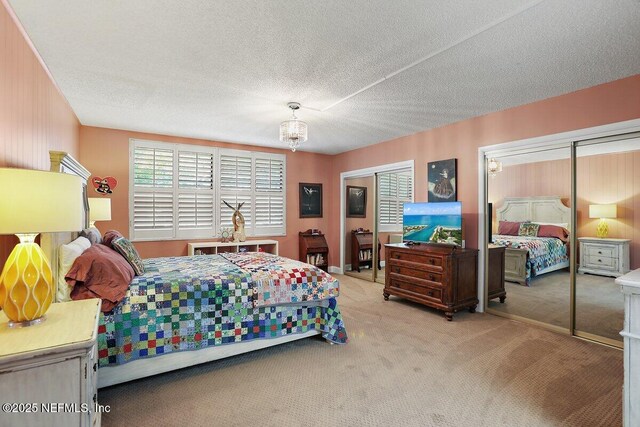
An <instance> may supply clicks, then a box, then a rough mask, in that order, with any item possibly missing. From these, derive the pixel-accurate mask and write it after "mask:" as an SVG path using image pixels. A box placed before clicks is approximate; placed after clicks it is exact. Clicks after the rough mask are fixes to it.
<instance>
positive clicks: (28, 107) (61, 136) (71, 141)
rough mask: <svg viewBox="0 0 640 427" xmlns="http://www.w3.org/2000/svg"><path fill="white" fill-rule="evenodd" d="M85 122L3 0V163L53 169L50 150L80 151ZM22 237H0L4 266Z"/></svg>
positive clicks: (0, 70) (0, 83) (0, 162)
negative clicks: (81, 128)
mask: <svg viewBox="0 0 640 427" xmlns="http://www.w3.org/2000/svg"><path fill="white" fill-rule="evenodd" d="M79 128H80V124H79V122H78V119H77V118H76V116H75V114H74V113H73V111H72V110H71V108H70V107H69V105H68V104H67V101H66V100H65V98H64V97H63V96H62V95H61V94H60V92H59V91H58V89H57V87H56V85H55V84H54V83H53V82H52V80H51V79H50V77H49V74H48V73H47V71H46V70H45V69H44V68H43V67H42V65H41V63H40V60H39V58H38V56H36V54H35V53H34V51H33V50H32V49H31V46H30V44H29V42H28V41H27V40H26V39H25V38H24V36H23V34H22V31H21V29H20V27H18V26H17V25H16V23H15V21H14V19H13V15H12V13H10V12H9V11H8V10H7V8H6V7H5V5H4V3H2V4H0V167H17V168H25V169H42V170H48V169H49V167H50V162H49V150H58V151H66V152H68V153H70V154H71V155H72V156H74V157H76V158H77V157H78V152H79ZM17 242H18V239H17V238H15V237H14V236H0V267H2V266H3V265H4V262H5V260H6V258H7V256H8V255H9V253H10V252H11V250H12V249H13V247H14V246H15V244H16V243H17Z"/></svg>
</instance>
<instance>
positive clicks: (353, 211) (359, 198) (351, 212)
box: [347, 185, 367, 218]
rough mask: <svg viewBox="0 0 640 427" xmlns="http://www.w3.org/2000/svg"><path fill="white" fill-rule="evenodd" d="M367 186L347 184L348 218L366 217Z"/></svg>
mask: <svg viewBox="0 0 640 427" xmlns="http://www.w3.org/2000/svg"><path fill="white" fill-rule="evenodd" d="M366 216H367V187H356V186H353V185H347V218H366Z"/></svg>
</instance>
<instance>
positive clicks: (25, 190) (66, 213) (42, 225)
mask: <svg viewBox="0 0 640 427" xmlns="http://www.w3.org/2000/svg"><path fill="white" fill-rule="evenodd" d="M83 216H84V203H83V197H82V178H80V177H79V176H75V175H69V174H64V173H59V172H45V171H39V170H29V169H5V168H0V234H31V233H57V232H63V231H79V230H82V228H83V225H84V224H83V222H84V219H83Z"/></svg>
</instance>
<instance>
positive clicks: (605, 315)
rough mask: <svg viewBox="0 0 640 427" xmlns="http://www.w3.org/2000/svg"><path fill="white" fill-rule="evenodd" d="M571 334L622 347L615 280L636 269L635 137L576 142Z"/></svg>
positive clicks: (639, 190)
mask: <svg viewBox="0 0 640 427" xmlns="http://www.w3.org/2000/svg"><path fill="white" fill-rule="evenodd" d="M575 155H576V205H577V212H576V215H577V242H576V245H577V246H576V250H577V263H578V274H577V275H576V279H575V289H576V291H575V334H576V335H578V336H582V337H585V338H591V339H595V340H598V341H602V342H604V343H608V344H612V345H621V344H622V337H621V336H620V331H621V330H622V328H623V321H624V320H623V319H624V305H623V304H624V298H623V294H622V293H621V292H620V287H619V286H617V285H616V284H615V283H614V281H615V278H616V277H618V276H620V275H622V274H625V273H627V272H628V271H629V270H630V269H631V270H633V269H636V268H640V245H638V241H639V240H640V231H639V230H640V228H639V227H640V138H638V137H635V138H633V137H632V138H628V137H627V138H625V137H624V136H621V137H617V138H609V139H608V140H604V141H585V142H578V143H576V148H575Z"/></svg>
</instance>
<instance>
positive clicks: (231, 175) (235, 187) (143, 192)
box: [129, 140, 286, 240]
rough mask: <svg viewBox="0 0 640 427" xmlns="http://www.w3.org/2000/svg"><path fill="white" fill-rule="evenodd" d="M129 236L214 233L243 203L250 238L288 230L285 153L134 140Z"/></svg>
mask: <svg viewBox="0 0 640 427" xmlns="http://www.w3.org/2000/svg"><path fill="white" fill-rule="evenodd" d="M130 153H131V154H130V155H131V159H130V162H131V163H130V179H131V181H130V185H131V192H130V199H129V204H130V209H131V217H132V220H131V224H130V235H131V236H132V238H133V239H135V240H166V239H172V238H175V239H187V238H207V237H215V236H216V235H217V233H218V231H219V230H220V228H221V227H231V226H232V222H231V216H232V215H233V211H232V210H231V209H229V208H228V207H227V206H226V205H225V204H224V203H223V200H226V201H227V202H228V203H229V204H230V205H232V206H233V207H234V208H235V207H236V206H237V205H238V204H239V203H244V205H243V207H242V208H241V210H240V211H241V213H242V215H243V216H244V218H245V232H246V234H247V236H256V235H262V236H265V235H285V234H286V210H285V209H286V208H285V200H286V157H285V156H284V155H282V154H273V153H257V152H251V151H244V150H231V149H223V148H216V147H207V146H197V145H186V144H171V143H165V142H155V141H141V140H131V151H130Z"/></svg>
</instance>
